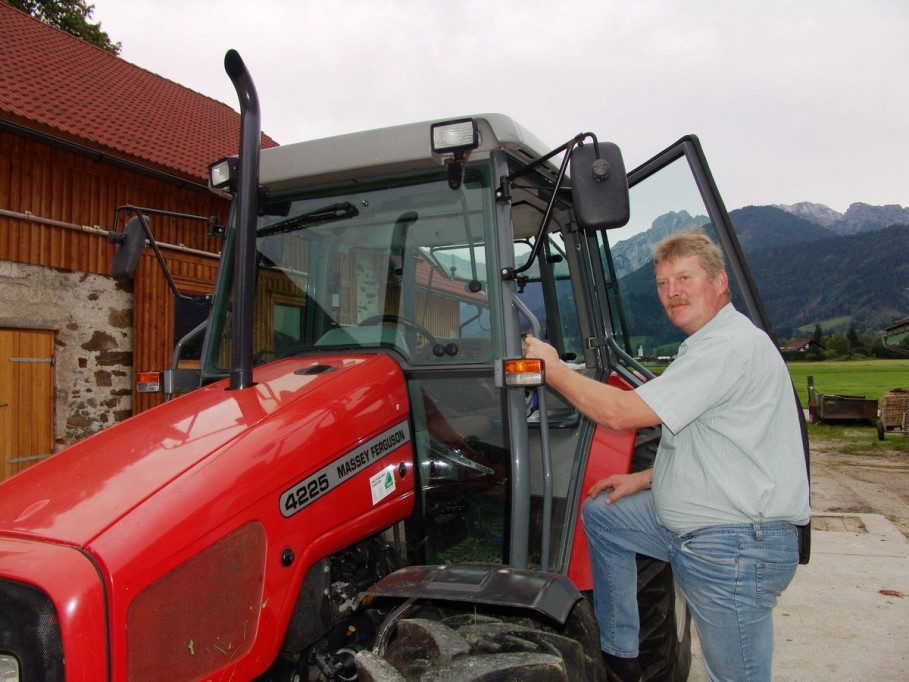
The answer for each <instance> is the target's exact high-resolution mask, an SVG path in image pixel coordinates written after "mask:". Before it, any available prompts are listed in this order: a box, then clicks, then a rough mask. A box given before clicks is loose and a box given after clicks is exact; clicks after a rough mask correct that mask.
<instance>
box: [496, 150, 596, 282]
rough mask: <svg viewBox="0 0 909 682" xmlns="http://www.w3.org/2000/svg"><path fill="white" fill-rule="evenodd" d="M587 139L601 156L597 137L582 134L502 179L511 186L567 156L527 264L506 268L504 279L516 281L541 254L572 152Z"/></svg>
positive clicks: (503, 271)
mask: <svg viewBox="0 0 909 682" xmlns="http://www.w3.org/2000/svg"><path fill="white" fill-rule="evenodd" d="M587 137H591V138H593V142H594V149H595V150H596V151H597V156H599V149H598V145H597V144H596V136H595V135H594V134H593V133H580V134H579V135H577V136H576V137H574V138H572V139H571V140H569V141H568V142H566V143H565V144H563V145H562V146H560V147H558V148H557V149H554V150H553V151H551V152H549V153H548V154H546V155H545V156H541V157H540V158H539V159H536V160H534V161H531V162H530V163H528V164H527V165H525V166H522V167H521V168H519V169H518V170H516V171H515V172H514V173H512V174H511V175H508V176H506V177H504V178H502V185H503V186H505V185H506V183H507V184H509V185H510V184H511V182H512V181H513V180H514V179H515V178H519V177H521V176H522V175H525V174H527V173H528V172H530V171H531V170H532V169H534V168H536V167H537V166H539V165H541V164H543V163H545V162H546V161H548V160H549V159H551V158H552V157H553V156H555V155H556V154H559V153H561V152H563V151H564V152H565V156H564V157H563V158H562V165H561V166H560V167H559V174H558V175H557V176H556V181H555V186H554V187H553V190H552V196H551V197H550V198H549V203H548V204H547V206H546V213H545V214H544V215H543V220H542V222H541V223H540V229H539V230H538V231H537V236H536V239H534V241H533V246H532V247H531V249H530V256H528V258H527V262H526V263H524V265H522V266H520V267H518V268H505V269H503V270H502V279H504V280H506V281H507V280H511V279H515V278H516V277H517V276H518V275H520V274H521V273H523V272H526V271H527V270H529V269H530V268H531V267H532V266H533V263H534V261H535V260H536V258H537V255H539V253H540V249H541V248H542V246H543V236H544V235H545V234H546V229H547V228H548V227H549V221H550V220H551V219H552V211H553V209H554V208H555V202H556V197H558V195H559V189H560V188H561V187H562V183H563V182H564V181H565V172H566V171H567V170H568V163H569V162H570V161H571V152H572V150H573V149H574V148H575V147H576V146H577V145H579V144H583V142H584V139H585V138H587Z"/></svg>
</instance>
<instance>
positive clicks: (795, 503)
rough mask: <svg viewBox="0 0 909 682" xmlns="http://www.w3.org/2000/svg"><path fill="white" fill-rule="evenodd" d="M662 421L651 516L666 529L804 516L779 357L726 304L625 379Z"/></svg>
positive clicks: (787, 382) (793, 426) (802, 483)
mask: <svg viewBox="0 0 909 682" xmlns="http://www.w3.org/2000/svg"><path fill="white" fill-rule="evenodd" d="M635 390H636V392H637V394H638V395H639V396H640V397H641V398H642V399H643V400H644V402H646V403H647V404H648V405H649V406H650V407H651V409H652V410H653V411H654V412H656V414H657V415H658V416H659V418H660V420H661V421H662V422H663V437H662V440H661V441H660V447H659V449H658V451H657V455H656V461H655V463H654V470H653V500H654V507H655V510H656V513H657V516H658V518H659V519H660V522H661V523H662V524H663V525H664V526H665V527H666V528H668V529H669V530H670V531H672V532H673V533H676V534H679V535H681V534H685V533H689V532H691V531H694V530H697V529H699V528H703V527H705V526H713V525H718V524H726V523H749V522H761V521H774V520H780V519H782V520H787V521H791V522H792V523H795V524H804V523H807V522H808V520H809V518H810V515H811V511H810V508H809V500H808V475H807V472H806V467H805V456H804V452H803V449H802V437H801V430H800V427H799V421H798V414H797V412H796V410H797V407H796V402H795V397H794V393H793V387H792V381H791V379H790V377H789V372H788V370H787V369H786V364H785V363H784V362H783V359H782V357H781V356H780V354H779V351H778V350H777V349H776V348H775V347H774V346H773V343H772V341H771V340H770V338H769V337H768V336H767V335H766V334H765V333H764V332H763V331H761V330H760V329H758V328H757V327H755V326H754V325H753V324H752V323H751V321H750V320H749V319H748V318H747V317H745V316H744V315H742V314H741V313H739V312H738V311H736V310H735V308H733V306H732V304H729V305H726V306H725V307H724V308H723V309H722V310H720V311H719V312H718V313H717V314H716V316H715V317H714V318H713V319H712V320H710V322H708V323H707V324H706V325H704V326H703V327H702V328H701V329H699V330H698V331H697V332H695V333H694V334H692V335H691V336H689V337H688V338H687V339H686V340H685V342H684V343H682V345H681V347H680V348H679V354H678V358H677V359H676V360H674V361H673V362H672V364H670V365H669V367H668V368H667V369H666V371H665V372H664V373H663V374H662V375H660V376H658V377H657V378H655V379H653V380H651V381H649V382H647V383H646V384H644V385H642V386H639V387H638V388H637V389H635Z"/></svg>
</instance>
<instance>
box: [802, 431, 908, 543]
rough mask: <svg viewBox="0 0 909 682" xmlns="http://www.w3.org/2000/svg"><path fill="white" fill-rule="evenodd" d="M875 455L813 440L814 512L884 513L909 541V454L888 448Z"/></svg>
mask: <svg viewBox="0 0 909 682" xmlns="http://www.w3.org/2000/svg"><path fill="white" fill-rule="evenodd" d="M902 437H903V436H899V435H892V434H888V436H887V439H885V440H884V442H883V443H882V446H883V447H882V448H881V449H878V450H876V451H874V452H873V453H844V452H843V451H842V446H843V443H842V442H841V441H836V440H822V439H819V438H817V437H813V438H812V439H811V443H810V450H811V511H812V513H813V514H815V515H817V514H823V513H825V512H835V513H855V514H858V513H864V514H882V515H883V516H886V517H887V518H888V519H889V520H890V521H891V522H892V523H894V524H895V525H896V526H897V527H898V528H899V529H900V531H901V532H902V533H903V535H905V536H906V537H907V538H909V454H907V453H906V452H903V451H900V450H897V449H895V448H888V447H887V442H888V440H889V439H892V438H902Z"/></svg>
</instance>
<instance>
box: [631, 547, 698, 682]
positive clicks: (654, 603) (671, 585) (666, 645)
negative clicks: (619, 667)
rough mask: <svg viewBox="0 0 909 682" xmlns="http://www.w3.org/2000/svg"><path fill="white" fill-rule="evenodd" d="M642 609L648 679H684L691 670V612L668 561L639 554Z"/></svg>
mask: <svg viewBox="0 0 909 682" xmlns="http://www.w3.org/2000/svg"><path fill="white" fill-rule="evenodd" d="M638 612H639V614H640V620H641V631H640V653H639V656H638V657H639V660H640V661H641V673H642V677H643V679H644V680H660V682H683V681H684V680H687V679H688V673H689V671H690V670H691V615H690V614H689V613H688V606H687V605H686V604H685V600H684V599H683V598H682V597H681V595H680V594H679V593H678V592H677V591H676V589H675V580H674V579H673V577H672V569H671V568H670V566H669V564H667V563H666V562H664V561H657V560H656V559H651V558H650V557H644V556H638Z"/></svg>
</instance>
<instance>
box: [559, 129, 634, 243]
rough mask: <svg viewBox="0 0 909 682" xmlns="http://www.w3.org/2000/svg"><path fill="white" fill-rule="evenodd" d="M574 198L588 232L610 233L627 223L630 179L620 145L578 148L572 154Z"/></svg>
mask: <svg viewBox="0 0 909 682" xmlns="http://www.w3.org/2000/svg"><path fill="white" fill-rule="evenodd" d="M597 151H599V154H597ZM571 196H572V199H573V200H574V210H575V215H576V216H577V219H578V223H579V224H580V226H581V228H582V229H583V230H585V231H586V230H609V229H613V228H616V227H622V226H623V225H625V224H626V223H628V219H629V217H630V215H631V208H630V202H629V199H628V178H627V176H626V175H625V162H624V161H623V160H622V152H621V151H620V150H619V148H618V146H617V145H615V144H613V143H612V142H599V143H597V144H596V145H594V144H585V145H584V146H582V147H575V149H574V150H573V151H572V154H571Z"/></svg>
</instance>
